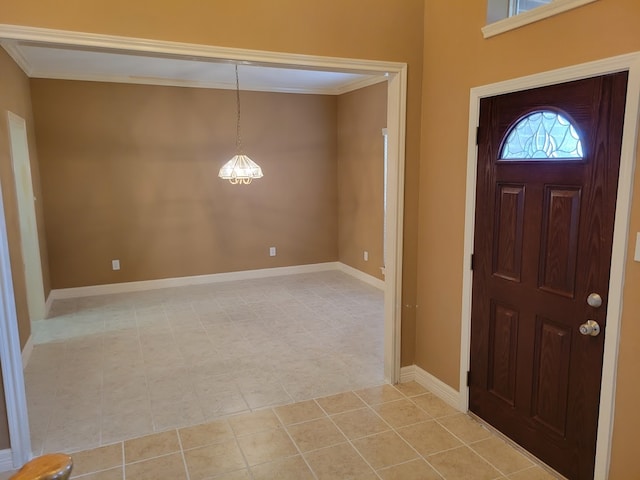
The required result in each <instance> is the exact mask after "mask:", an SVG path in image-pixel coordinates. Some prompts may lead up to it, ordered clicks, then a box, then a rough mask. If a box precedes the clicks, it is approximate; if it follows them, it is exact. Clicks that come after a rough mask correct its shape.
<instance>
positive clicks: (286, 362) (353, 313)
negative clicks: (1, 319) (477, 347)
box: [25, 271, 384, 455]
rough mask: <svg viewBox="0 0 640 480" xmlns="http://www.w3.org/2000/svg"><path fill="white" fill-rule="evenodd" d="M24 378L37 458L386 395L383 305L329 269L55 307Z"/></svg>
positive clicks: (39, 330)
mask: <svg viewBox="0 0 640 480" xmlns="http://www.w3.org/2000/svg"><path fill="white" fill-rule="evenodd" d="M33 335H34V343H35V346H34V349H33V353H32V354H31V358H30V360H29V362H28V365H27V368H26V371H25V381H26V390H27V402H28V409H29V416H30V423H31V437H32V443H33V450H34V454H36V455H39V454H41V453H43V452H52V451H65V452H74V451H78V450H85V449H87V448H92V447H98V446H101V445H107V444H112V443H114V442H117V441H121V440H125V439H128V438H134V437H139V436H141V435H146V434H150V433H153V432H161V431H165V430H170V429H172V428H177V427H184V426H188V425H196V424H201V423H205V422H207V421H210V420H214V419H216V418H221V417H225V416H229V415H233V414H238V413H245V412H251V411H254V410H259V409H263V408H265V407H268V406H273V405H282V404H288V403H293V402H297V401H302V400H308V399H312V398H317V397H321V396H326V395H330V394H332V393H337V392H342V391H345V390H354V389H359V388H363V387H367V386H372V385H378V384H381V383H383V381H384V377H383V293H382V291H380V290H378V289H376V288H374V287H371V286H369V285H367V284H365V283H362V282H360V281H358V280H356V279H354V278H353V277H350V276H348V275H346V274H344V273H341V272H336V271H331V272H320V273H313V274H302V275H290V276H282V277H271V278H267V279H260V280H251V281H241V282H240V281H238V282H226V283H218V284H209V285H197V286H190V287H180V288H171V289H164V290H155V291H147V292H138V293H130V294H119V295H105V296H99V297H98V296H96V297H87V298H77V299H71V300H58V301H56V302H54V304H53V306H52V311H51V315H50V318H48V319H46V320H42V321H39V322H34V326H33Z"/></svg>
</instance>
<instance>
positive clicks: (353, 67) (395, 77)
mask: <svg viewBox="0 0 640 480" xmlns="http://www.w3.org/2000/svg"><path fill="white" fill-rule="evenodd" d="M5 39H6V40H25V41H32V42H41V43H45V44H49V45H52V46H54V45H61V44H62V45H68V46H76V47H82V46H91V47H96V48H105V49H112V50H121V51H134V52H141V53H142V54H152V55H157V56H163V55H166V56H187V57H189V58H190V59H195V58H200V59H203V60H209V61H211V60H224V61H240V62H243V63H252V64H254V65H265V66H282V67H286V66H289V67H291V66H293V67H305V68H310V69H318V70H337V71H341V72H353V73H367V74H369V75H379V76H380V78H381V79H382V78H383V79H386V82H387V132H388V146H389V149H388V182H387V210H386V213H385V225H386V226H387V228H386V231H385V234H384V235H385V246H386V251H387V253H388V258H387V265H386V266H385V267H386V271H385V282H384V304H385V307H384V309H385V319H384V332H385V333H384V375H385V380H386V381H387V382H389V383H397V382H398V381H399V380H400V331H401V326H400V318H401V317H400V315H401V306H402V305H401V299H402V295H401V289H402V244H403V228H402V224H403V222H402V219H403V212H404V164H405V126H406V96H407V64H406V63H400V62H385V61H378V60H363V59H350V58H336V57H321V56H315V55H300V54H291V53H279V52H267V51H258V50H246V49H236V48H223V47H215V46H210V45H197V44H189V43H178V42H168V41H159V40H150V39H141V38H131V37H121V36H113V35H101V34H94V33H83V32H70V31H63V30H51V29H45V28H36V27H25V26H19V25H6V24H0V41H2V40H5ZM25 73H27V75H28V72H25ZM9 272H10V271H9ZM0 320H1V319H0ZM9 328H10V327H9V326H8V325H7V321H0V336H1V334H2V333H3V332H5V331H7V329H9ZM14 347H15V346H14ZM14 350H15V351H14ZM10 356H11V357H15V358H14V360H15V361H16V362H17V361H18V360H19V359H20V350H19V348H17V347H16V348H14V349H13V350H12V351H11V355H10ZM6 380H7V379H6V377H5V381H6ZM9 380H10V381H12V380H14V379H13V378H10V379H9ZM6 393H7V396H6V401H7V410H8V412H9V415H10V416H11V412H12V408H13V407H14V406H15V405H16V404H18V403H23V405H22V406H23V407H24V408H25V410H26V404H24V402H25V399H24V398H19V397H17V396H13V395H12V394H11V392H6ZM10 420H11V419H10ZM21 420H22V419H21ZM27 426H28V423H27ZM27 432H28V429H27ZM26 442H28V438H27V439H26ZM13 443H14V439H13V438H12V448H14V445H13ZM16 446H18V445H16ZM19 447H20V448H22V449H27V448H28V447H29V445H28V443H27V444H26V445H20V446H19Z"/></svg>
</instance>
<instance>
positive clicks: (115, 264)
mask: <svg viewBox="0 0 640 480" xmlns="http://www.w3.org/2000/svg"><path fill="white" fill-rule="evenodd" d="M111 269H112V270H120V260H111Z"/></svg>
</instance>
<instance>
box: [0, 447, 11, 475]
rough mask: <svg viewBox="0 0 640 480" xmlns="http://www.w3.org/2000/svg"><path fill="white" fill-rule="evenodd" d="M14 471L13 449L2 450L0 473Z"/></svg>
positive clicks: (0, 453) (0, 451)
mask: <svg viewBox="0 0 640 480" xmlns="http://www.w3.org/2000/svg"><path fill="white" fill-rule="evenodd" d="M13 469H14V466H13V453H12V452H11V449H10V448H6V449H4V450H0V472H10V471H11V470H13Z"/></svg>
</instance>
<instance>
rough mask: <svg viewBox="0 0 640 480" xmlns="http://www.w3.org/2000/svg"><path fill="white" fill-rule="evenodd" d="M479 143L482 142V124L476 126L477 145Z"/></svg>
mask: <svg viewBox="0 0 640 480" xmlns="http://www.w3.org/2000/svg"><path fill="white" fill-rule="evenodd" d="M478 143H480V126H479V125H478V126H477V127H476V145H478Z"/></svg>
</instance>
